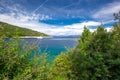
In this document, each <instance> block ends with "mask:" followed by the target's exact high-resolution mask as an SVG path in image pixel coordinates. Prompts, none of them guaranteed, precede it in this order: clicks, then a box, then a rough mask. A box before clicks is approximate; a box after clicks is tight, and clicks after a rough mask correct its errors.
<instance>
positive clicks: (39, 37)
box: [19, 36, 52, 39]
mask: <svg viewBox="0 0 120 80" xmlns="http://www.w3.org/2000/svg"><path fill="white" fill-rule="evenodd" d="M19 38H37V39H43V38H52V37H51V36H21V37H19Z"/></svg>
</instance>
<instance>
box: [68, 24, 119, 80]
mask: <svg viewBox="0 0 120 80" xmlns="http://www.w3.org/2000/svg"><path fill="white" fill-rule="evenodd" d="M119 31H120V25H116V26H114V27H113V29H112V31H111V32H107V31H106V30H105V29H104V28H103V27H102V26H99V27H98V28H97V30H96V31H95V32H93V33H90V32H89V30H88V29H86V28H85V30H84V32H83V33H82V36H81V38H80V40H79V44H78V46H77V47H76V49H75V51H74V52H73V53H72V56H70V57H71V61H72V62H71V63H72V71H73V74H74V75H75V76H76V78H75V80H119V79H120V77H119V75H120V72H119V70H120V67H119V66H120V46H119V45H120V36H119V34H120V32H119ZM88 33H89V34H88ZM91 36H92V37H91Z"/></svg>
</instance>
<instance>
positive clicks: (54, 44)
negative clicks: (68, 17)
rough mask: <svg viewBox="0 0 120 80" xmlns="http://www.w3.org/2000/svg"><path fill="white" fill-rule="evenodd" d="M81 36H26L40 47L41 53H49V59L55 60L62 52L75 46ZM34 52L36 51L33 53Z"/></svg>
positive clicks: (27, 39) (28, 40) (29, 41)
mask: <svg viewBox="0 0 120 80" xmlns="http://www.w3.org/2000/svg"><path fill="white" fill-rule="evenodd" d="M78 38H79V36H54V37H52V38H42V39H39V38H26V39H25V41H27V42H28V43H30V44H31V43H33V44H35V45H36V46H38V47H39V48H38V49H39V53H40V54H41V53H47V58H48V59H49V60H54V59H55V57H56V56H57V55H59V54H61V53H62V52H66V51H67V50H68V49H69V48H75V47H76V45H77V42H78ZM33 54H34V53H33Z"/></svg>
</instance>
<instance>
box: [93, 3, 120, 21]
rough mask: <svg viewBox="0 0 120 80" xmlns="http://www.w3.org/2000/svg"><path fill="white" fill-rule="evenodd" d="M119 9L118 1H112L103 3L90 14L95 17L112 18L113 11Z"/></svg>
mask: <svg viewBox="0 0 120 80" xmlns="http://www.w3.org/2000/svg"><path fill="white" fill-rule="evenodd" d="M118 11H120V2H113V3H109V4H107V5H105V6H104V7H102V8H101V9H99V10H98V11H96V13H95V14H93V15H92V17H93V18H97V19H102V20H104V19H112V18H113V13H115V12H118Z"/></svg>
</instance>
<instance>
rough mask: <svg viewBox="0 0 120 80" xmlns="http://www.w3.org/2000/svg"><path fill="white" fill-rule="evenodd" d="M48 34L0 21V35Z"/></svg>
mask: <svg viewBox="0 0 120 80" xmlns="http://www.w3.org/2000/svg"><path fill="white" fill-rule="evenodd" d="M16 36H48V35H46V34H44V33H41V32H37V31H33V30H30V29H26V28H20V27H18V26H14V25H10V24H7V23H3V22H0V37H16Z"/></svg>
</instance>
